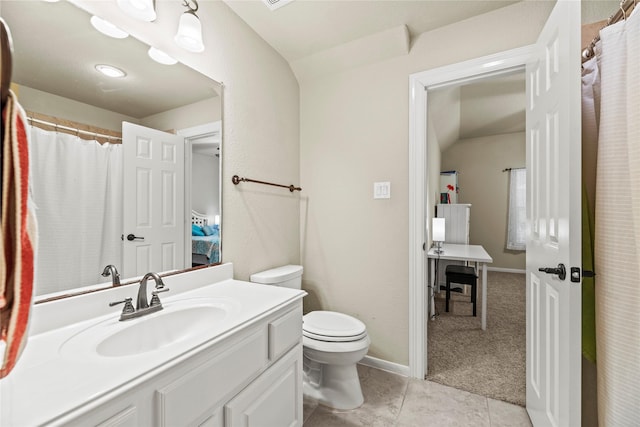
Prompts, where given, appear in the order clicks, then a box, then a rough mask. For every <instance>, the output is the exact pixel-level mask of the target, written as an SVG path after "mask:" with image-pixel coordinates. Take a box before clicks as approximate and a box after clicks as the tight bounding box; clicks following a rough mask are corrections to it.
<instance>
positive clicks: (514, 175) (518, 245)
mask: <svg viewBox="0 0 640 427" xmlns="http://www.w3.org/2000/svg"><path fill="white" fill-rule="evenodd" d="M526 199H527V170H526V169H523V168H522V169H511V171H510V174H509V228H508V230H507V249H509V250H512V251H524V250H525V249H526V239H525V238H526V230H527V228H526V219H527V217H526V213H527V212H526V207H527V205H526Z"/></svg>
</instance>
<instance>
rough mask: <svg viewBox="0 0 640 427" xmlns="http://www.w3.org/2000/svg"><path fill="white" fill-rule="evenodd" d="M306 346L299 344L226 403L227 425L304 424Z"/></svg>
mask: <svg viewBox="0 0 640 427" xmlns="http://www.w3.org/2000/svg"><path fill="white" fill-rule="evenodd" d="M301 388H302V346H301V345H298V346H296V347H295V348H293V349H292V350H291V351H289V352H288V353H287V354H286V355H285V356H283V357H282V358H281V359H280V360H278V361H277V362H276V363H275V364H273V366H272V367H271V368H269V369H268V370H267V371H266V372H265V373H264V374H262V375H261V376H260V377H258V378H257V379H256V380H255V381H254V382H252V383H251V384H250V385H249V386H247V387H246V388H245V389H244V390H242V391H241V392H240V393H239V394H238V395H236V397H234V398H233V399H232V400H231V401H229V402H228V403H227V404H226V405H225V407H224V425H225V426H226V427H251V426H253V427H265V426H269V427H271V426H274V427H276V426H277V427H294V426H302V390H301Z"/></svg>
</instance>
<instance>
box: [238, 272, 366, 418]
mask: <svg viewBox="0 0 640 427" xmlns="http://www.w3.org/2000/svg"><path fill="white" fill-rule="evenodd" d="M250 280H251V281H252V282H255V283H263V284H266V285H275V286H285V287H288V288H294V289H301V288H302V266H301V265H286V266H283V267H278V268H274V269H271V270H267V271H263V272H260V273H255V274H252V275H251V279H250ZM370 343H371V340H370V339H369V336H368V335H367V328H366V326H365V324H364V323H362V322H361V321H360V320H358V319H356V318H354V317H351V316H348V315H346V314H342V313H337V312H334V311H312V312H311V313H308V314H306V315H304V317H303V325H302V345H303V354H304V363H303V365H304V375H303V378H304V383H303V391H304V394H305V395H307V396H308V397H311V398H313V399H316V400H317V401H319V402H320V403H322V404H324V405H326V406H329V407H331V408H335V409H355V408H357V407H359V406H360V405H362V402H364V398H363V396H362V389H361V388H360V378H358V371H357V369H356V363H358V362H359V361H360V360H361V359H362V358H363V357H364V356H365V355H366V354H367V351H368V350H369V344H370Z"/></svg>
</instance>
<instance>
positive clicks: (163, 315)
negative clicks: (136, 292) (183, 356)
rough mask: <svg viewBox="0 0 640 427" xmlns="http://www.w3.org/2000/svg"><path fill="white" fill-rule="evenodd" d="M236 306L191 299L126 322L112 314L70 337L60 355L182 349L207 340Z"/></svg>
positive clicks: (135, 353) (114, 354)
mask: <svg viewBox="0 0 640 427" xmlns="http://www.w3.org/2000/svg"><path fill="white" fill-rule="evenodd" d="M236 305H237V304H234V303H233V302H232V301H225V300H222V301H215V300H208V299H200V298H195V299H188V300H182V301H176V302H173V303H169V304H166V305H165V306H164V308H163V309H162V310H161V311H158V312H155V313H151V314H148V315H146V316H142V317H139V318H134V319H130V320H125V321H119V320H118V317H119V316H118V315H114V316H113V317H114V318H113V319H109V320H106V321H102V322H100V323H97V324H94V325H92V326H90V327H88V328H86V329H84V330H83V331H81V332H78V333H77V334H75V335H73V336H72V337H71V338H69V339H68V340H67V341H65V342H64V343H63V344H62V345H61V346H60V353H61V354H62V355H63V356H72V357H81V358H84V357H87V356H89V357H90V356H98V357H109V358H110V357H129V356H139V355H142V354H145V353H148V352H152V351H158V350H161V349H167V348H170V347H172V346H176V345H177V344H179V345H180V346H181V347H182V348H183V349H185V348H184V347H185V346H186V345H187V344H189V343H194V344H197V341H204V340H206V339H207V338H209V337H210V336H211V335H212V331H214V330H215V329H216V326H217V325H218V324H220V322H221V321H223V320H224V319H225V318H226V317H227V316H228V314H229V313H230V312H232V311H235V309H236V308H237V307H235V306H236ZM187 349H188V348H186V349H185V350H187Z"/></svg>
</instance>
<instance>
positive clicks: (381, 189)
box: [373, 182, 391, 199]
mask: <svg viewBox="0 0 640 427" xmlns="http://www.w3.org/2000/svg"><path fill="white" fill-rule="evenodd" d="M373 198H374V199H390V198H391V183H390V182H374V183H373Z"/></svg>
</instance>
